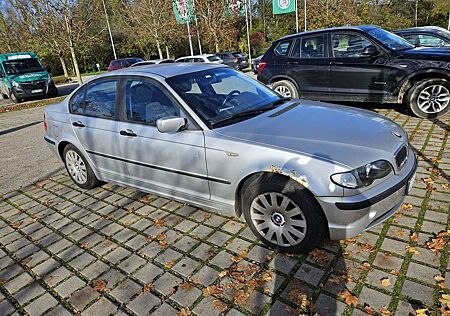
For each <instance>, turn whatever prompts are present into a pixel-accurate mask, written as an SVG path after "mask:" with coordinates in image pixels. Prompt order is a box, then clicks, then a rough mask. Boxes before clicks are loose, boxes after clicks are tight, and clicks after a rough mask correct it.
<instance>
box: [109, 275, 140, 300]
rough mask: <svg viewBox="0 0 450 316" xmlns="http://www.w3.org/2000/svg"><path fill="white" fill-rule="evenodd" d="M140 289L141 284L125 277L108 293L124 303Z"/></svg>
mask: <svg viewBox="0 0 450 316" xmlns="http://www.w3.org/2000/svg"><path fill="white" fill-rule="evenodd" d="M141 291H142V286H140V285H139V284H137V283H136V282H134V281H133V280H131V279H127V280H125V281H124V282H122V283H120V284H119V285H118V286H116V287H115V288H114V289H113V290H112V291H111V293H110V294H111V295H112V296H114V297H115V298H116V299H117V300H118V301H119V302H121V303H126V302H128V300H129V299H130V298H131V297H133V296H134V295H135V294H137V293H139V292H141Z"/></svg>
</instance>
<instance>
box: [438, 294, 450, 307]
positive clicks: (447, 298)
mask: <svg viewBox="0 0 450 316" xmlns="http://www.w3.org/2000/svg"><path fill="white" fill-rule="evenodd" d="M439 302H441V303H442V304H443V305H447V307H450V295H448V294H442V296H441V298H440V299H439Z"/></svg>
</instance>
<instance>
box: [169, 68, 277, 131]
mask: <svg viewBox="0 0 450 316" xmlns="http://www.w3.org/2000/svg"><path fill="white" fill-rule="evenodd" d="M166 81H167V83H168V84H169V85H170V86H171V87H172V88H173V89H174V90H175V91H176V92H177V93H178V94H179V95H180V97H181V98H182V99H183V100H184V101H185V102H186V103H187V104H188V105H189V106H190V107H191V109H192V110H194V111H195V112H196V114H197V115H198V116H199V117H200V118H201V119H202V120H203V122H205V124H206V125H208V126H209V127H212V126H213V125H214V124H215V123H217V122H219V121H220V122H225V120H226V121H227V122H226V124H220V125H221V126H224V125H227V124H231V123H235V122H236V121H238V120H242V119H245V118H249V116H245V117H239V119H237V118H236V120H227V119H231V118H233V117H237V116H238V115H239V113H244V112H248V111H252V110H258V109H260V108H264V107H266V106H267V105H269V104H271V103H273V102H274V101H276V100H278V99H281V97H280V96H279V95H278V94H276V93H275V92H274V91H272V90H270V89H269V88H267V87H266V86H264V85H262V84H260V83H258V82H257V81H255V80H253V79H250V78H249V77H247V76H246V75H244V74H241V73H240V72H238V71H235V70H233V69H229V68H216V69H209V70H204V71H199V72H194V73H188V74H184V75H179V76H175V77H172V78H168V79H167V80H166ZM258 114H260V113H256V114H255V115H258ZM250 117H251V116H250ZM215 127H217V126H215Z"/></svg>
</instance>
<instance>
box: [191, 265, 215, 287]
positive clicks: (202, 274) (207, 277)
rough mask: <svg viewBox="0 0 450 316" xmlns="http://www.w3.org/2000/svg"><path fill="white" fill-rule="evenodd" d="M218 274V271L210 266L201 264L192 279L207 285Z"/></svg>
mask: <svg viewBox="0 0 450 316" xmlns="http://www.w3.org/2000/svg"><path fill="white" fill-rule="evenodd" d="M218 276H219V272H217V271H216V270H214V269H213V268H211V267H208V266H203V267H202V268H201V269H200V270H199V271H198V272H197V273H196V274H194V276H193V277H192V279H193V280H194V281H195V282H198V283H201V284H202V285H204V286H209V285H211V284H212V283H213V282H214V281H215V280H216V279H217V277H218Z"/></svg>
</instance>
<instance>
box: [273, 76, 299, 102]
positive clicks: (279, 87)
mask: <svg viewBox="0 0 450 316" xmlns="http://www.w3.org/2000/svg"><path fill="white" fill-rule="evenodd" d="M272 90H274V91H275V92H277V93H278V94H280V95H281V96H282V97H285V98H298V97H299V95H300V94H299V91H298V90H297V87H296V86H295V84H293V83H292V82H291V81H289V80H280V81H276V82H274V83H273V84H272Z"/></svg>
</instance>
